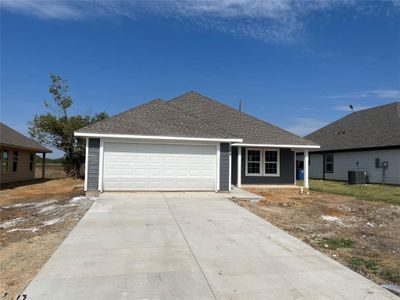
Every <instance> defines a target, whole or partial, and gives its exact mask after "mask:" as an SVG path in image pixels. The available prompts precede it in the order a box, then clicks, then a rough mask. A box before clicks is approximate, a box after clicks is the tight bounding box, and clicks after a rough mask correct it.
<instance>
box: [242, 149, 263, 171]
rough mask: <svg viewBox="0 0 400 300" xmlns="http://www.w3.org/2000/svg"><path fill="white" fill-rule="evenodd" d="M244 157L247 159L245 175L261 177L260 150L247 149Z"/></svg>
mask: <svg viewBox="0 0 400 300" xmlns="http://www.w3.org/2000/svg"><path fill="white" fill-rule="evenodd" d="M246 157H247V164H246V174H247V175H262V174H261V150H256V149H247V151H246Z"/></svg>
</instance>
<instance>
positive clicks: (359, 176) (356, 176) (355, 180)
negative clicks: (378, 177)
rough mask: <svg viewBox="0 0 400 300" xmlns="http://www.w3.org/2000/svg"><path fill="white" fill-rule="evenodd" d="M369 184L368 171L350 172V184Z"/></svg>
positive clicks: (348, 179)
mask: <svg viewBox="0 0 400 300" xmlns="http://www.w3.org/2000/svg"><path fill="white" fill-rule="evenodd" d="M367 182H368V175H367V172H366V171H348V177H347V183H348V184H366V183H367Z"/></svg>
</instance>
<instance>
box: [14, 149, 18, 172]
mask: <svg viewBox="0 0 400 300" xmlns="http://www.w3.org/2000/svg"><path fill="white" fill-rule="evenodd" d="M17 169H18V151H14V156H13V172H17Z"/></svg>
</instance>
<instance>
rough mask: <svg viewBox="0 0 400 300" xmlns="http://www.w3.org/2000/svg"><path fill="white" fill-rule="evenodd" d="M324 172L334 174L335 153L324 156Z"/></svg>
mask: <svg viewBox="0 0 400 300" xmlns="http://www.w3.org/2000/svg"><path fill="white" fill-rule="evenodd" d="M324 172H325V173H333V153H325V154H324Z"/></svg>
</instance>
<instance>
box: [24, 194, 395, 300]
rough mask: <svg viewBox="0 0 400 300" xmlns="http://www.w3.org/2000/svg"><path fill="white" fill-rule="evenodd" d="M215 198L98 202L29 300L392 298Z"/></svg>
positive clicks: (113, 197)
mask: <svg viewBox="0 0 400 300" xmlns="http://www.w3.org/2000/svg"><path fill="white" fill-rule="evenodd" d="M227 196H228V195H227V194H215V193H105V194H103V195H101V197H100V198H99V200H98V201H97V202H96V203H95V204H94V205H93V206H92V208H91V209H90V210H89V211H88V213H87V214H86V215H85V216H84V218H83V219H82V220H81V221H80V222H79V224H78V225H77V227H76V228H75V229H74V230H73V231H72V232H71V234H70V235H69V236H68V237H67V239H66V240H65V241H64V242H63V243H62V244H61V246H60V247H59V248H58V249H57V251H56V252H55V253H54V254H53V256H52V257H51V258H50V260H49V261H48V262H47V264H46V265H45V266H44V267H43V269H42V270H41V271H40V273H39V274H38V275H37V276H36V278H35V279H34V280H33V281H32V283H31V284H30V285H29V286H28V288H27V289H26V291H25V293H26V294H27V295H28V299H33V300H35V299H52V300H53V299H59V300H63V299H398V298H397V297H396V296H394V295H392V294H391V293H389V292H387V291H385V290H384V289H382V288H380V287H379V286H378V285H376V284H374V283H372V282H371V281H369V280H367V279H365V278H364V277H362V276H360V275H358V274H356V273H354V272H352V271H351V270H349V269H347V268H345V267H344V266H342V265H340V264H339V263H337V262H335V261H333V260H331V259H330V258H328V257H326V256H324V255H323V254H321V253H320V252H318V251H316V250H314V249H313V248H311V247H309V246H308V245H306V244H304V243H303V242H301V241H299V240H297V239H295V238H293V237H291V236H290V235H288V234H287V233H285V232H283V231H282V230H280V229H278V228H276V227H275V226H273V225H271V224H270V223H268V222H265V221H264V220H262V219H260V218H258V217H257V216H255V215H253V214H252V213H250V212H248V211H247V210H245V209H244V208H242V207H240V206H238V205H236V204H234V203H233V202H231V201H230V200H227V198H226V197H227Z"/></svg>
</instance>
